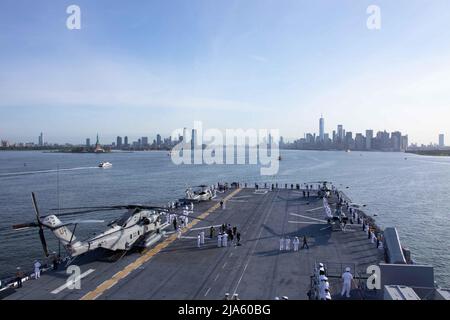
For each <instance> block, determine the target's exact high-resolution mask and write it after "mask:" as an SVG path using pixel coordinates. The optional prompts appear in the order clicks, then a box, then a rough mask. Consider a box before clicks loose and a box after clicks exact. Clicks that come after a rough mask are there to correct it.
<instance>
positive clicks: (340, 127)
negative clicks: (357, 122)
mask: <svg viewBox="0 0 450 320" xmlns="http://www.w3.org/2000/svg"><path fill="white" fill-rule="evenodd" d="M337 137H338V141H339V142H342V141H344V126H343V125H342V124H340V125H338V127H337Z"/></svg>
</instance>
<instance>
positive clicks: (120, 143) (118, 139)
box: [116, 136, 122, 148]
mask: <svg viewBox="0 0 450 320" xmlns="http://www.w3.org/2000/svg"><path fill="white" fill-rule="evenodd" d="M116 147H117V148H122V137H120V136H118V137H117V139H116Z"/></svg>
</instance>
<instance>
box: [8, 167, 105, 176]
mask: <svg viewBox="0 0 450 320" xmlns="http://www.w3.org/2000/svg"><path fill="white" fill-rule="evenodd" d="M88 169H98V167H76V168H66V169H51V170H37V171H22V172H9V173H0V178H1V177H12V176H23V175H29V174H40V173H54V172H58V171H59V172H61V171H76V170H88Z"/></svg>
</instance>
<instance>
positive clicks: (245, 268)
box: [233, 192, 278, 295]
mask: <svg viewBox="0 0 450 320" xmlns="http://www.w3.org/2000/svg"><path fill="white" fill-rule="evenodd" d="M266 193H267V192H266ZM277 194H278V192H277ZM272 207H273V202H272V203H271V204H270V210H269V211H268V212H267V215H266V218H265V219H264V221H263V224H262V225H265V224H266V223H267V220H268V219H269V216H270V214H271V210H272ZM263 230H264V228H261V229H260V231H259V234H258V237H257V240H256V242H255V246H254V247H253V250H252V252H251V253H250V255H249V257H248V260H247V263H246V264H245V267H244V270H242V274H241V277H240V278H239V281H238V282H237V284H236V287H235V288H234V292H233V295H234V294H236V292H237V290H238V288H239V285H240V284H241V280H242V278H243V277H244V274H245V271H246V270H247V267H248V264H249V263H250V260H251V258H252V256H253V254H254V253H255V251H256V247H257V246H258V243H259V240H260V239H261V234H262V232H263ZM236 248H237V247H235V249H236Z"/></svg>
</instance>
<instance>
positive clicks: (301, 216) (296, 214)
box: [289, 213, 327, 222]
mask: <svg viewBox="0 0 450 320" xmlns="http://www.w3.org/2000/svg"><path fill="white" fill-rule="evenodd" d="M289 214H290V215H291V216H296V217H300V218H305V219H310V220H314V221H319V222H327V221H326V220H323V219H317V218H312V217H308V216H303V215H301V214H298V213H289Z"/></svg>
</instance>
